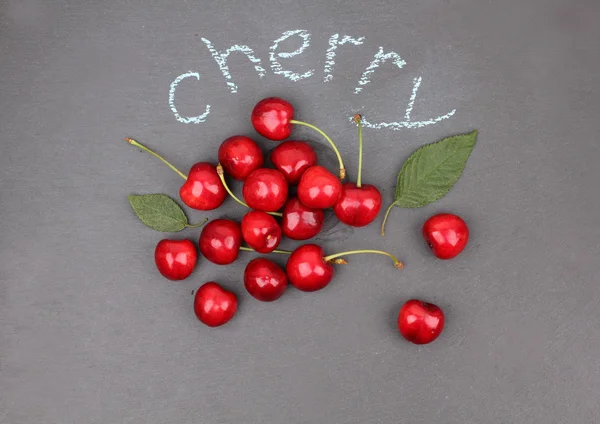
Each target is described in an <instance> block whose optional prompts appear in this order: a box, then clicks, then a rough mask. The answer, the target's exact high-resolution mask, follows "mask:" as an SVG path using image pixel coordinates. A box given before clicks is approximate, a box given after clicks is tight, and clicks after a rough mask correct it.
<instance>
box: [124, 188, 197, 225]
mask: <svg viewBox="0 0 600 424" xmlns="http://www.w3.org/2000/svg"><path fill="white" fill-rule="evenodd" d="M128 199H129V203H131V207H132V208H133V211H134V212H135V214H136V215H137V216H138V218H139V219H140V220H141V221H142V222H143V223H144V224H146V225H147V226H148V227H150V228H152V229H153V230H156V231H162V232H175V231H181V230H183V229H184V228H185V227H187V226H188V220H187V217H186V216H185V213H184V212H183V210H182V209H181V207H180V206H179V205H178V204H177V203H175V201H174V200H173V199H171V198H170V197H169V196H167V195H164V194H142V195H131V196H128Z"/></svg>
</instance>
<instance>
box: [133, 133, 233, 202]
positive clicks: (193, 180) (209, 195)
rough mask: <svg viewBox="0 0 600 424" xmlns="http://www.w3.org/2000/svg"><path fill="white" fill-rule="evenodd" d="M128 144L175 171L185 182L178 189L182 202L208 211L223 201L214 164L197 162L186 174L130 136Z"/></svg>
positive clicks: (224, 194)
mask: <svg viewBox="0 0 600 424" xmlns="http://www.w3.org/2000/svg"><path fill="white" fill-rule="evenodd" d="M125 140H126V141H127V142H128V143H129V144H131V145H133V146H136V147H138V148H140V149H142V150H144V151H146V152H148V153H150V154H151V155H153V156H155V157H157V158H158V159H160V160H161V161H163V162H164V163H165V164H166V165H167V166H168V167H169V168H171V169H172V170H173V171H175V172H177V174H179V176H180V177H181V178H183V179H184V180H186V181H185V183H184V184H183V185H182V186H181V189H179V196H180V197H181V200H182V201H183V203H185V204H186V205H187V206H189V207H190V208H192V209H198V210H203V211H208V210H212V209H216V208H218V207H219V206H221V204H223V202H224V201H225V197H227V192H226V191H225V187H223V184H222V183H221V179H220V177H219V175H218V174H217V171H216V169H215V167H214V165H212V164H210V163H208V162H198V163H197V164H195V165H194V166H192V168H191V169H190V172H189V174H188V175H187V176H186V175H185V174H184V173H183V172H181V171H180V170H179V169H177V168H175V167H174V166H173V165H171V163H169V162H168V161H167V160H166V159H165V158H163V157H162V156H160V155H159V154H158V153H155V152H153V151H152V150H150V149H149V148H147V147H146V146H144V145H142V144H140V143H138V142H137V141H135V140H133V139H132V138H126V139H125Z"/></svg>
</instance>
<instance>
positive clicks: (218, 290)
mask: <svg viewBox="0 0 600 424" xmlns="http://www.w3.org/2000/svg"><path fill="white" fill-rule="evenodd" d="M237 308H238V300H237V296H236V295H235V294H234V293H232V292H230V291H229V290H226V289H224V288H223V287H221V286H220V285H219V284H217V283H215V282H214V281H209V282H208V283H205V284H203V285H202V286H200V288H199V289H198V290H197V291H196V295H195V297H194V313H195V314H196V317H197V318H198V319H199V320H200V322H202V323H204V324H206V325H208V326H209V327H219V326H221V325H223V324H226V323H227V322H229V321H230V320H231V319H232V318H233V316H234V315H235V313H236V312H237Z"/></svg>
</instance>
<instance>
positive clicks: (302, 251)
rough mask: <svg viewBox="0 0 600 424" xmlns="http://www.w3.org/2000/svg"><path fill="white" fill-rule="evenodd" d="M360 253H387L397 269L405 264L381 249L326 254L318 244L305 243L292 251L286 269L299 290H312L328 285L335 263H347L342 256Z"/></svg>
mask: <svg viewBox="0 0 600 424" xmlns="http://www.w3.org/2000/svg"><path fill="white" fill-rule="evenodd" d="M358 253H376V254H379V255H385V256H387V257H389V258H391V259H392V260H393V261H394V266H395V267H396V268H397V269H402V268H403V267H404V265H403V264H402V262H400V261H399V260H398V259H396V258H395V257H394V256H392V255H391V254H389V253H387V252H383V251H381V250H353V251H349V252H341V253H336V254H334V255H329V256H325V253H324V252H323V248H322V247H321V246H317V245H316V244H304V245H302V246H300V247H298V248H296V250H294V251H293V252H292V254H291V255H290V257H289V258H288V261H287V264H286V266H285V270H286V273H287V276H288V279H289V280H290V283H291V284H292V285H293V286H294V287H296V288H297V289H298V290H302V291H307V292H312V291H317V290H321V289H322V288H323V287H325V286H327V284H329V282H330V281H331V279H332V278H333V265H332V263H334V264H346V261H345V260H344V259H338V258H340V257H341V256H347V255H355V254H358Z"/></svg>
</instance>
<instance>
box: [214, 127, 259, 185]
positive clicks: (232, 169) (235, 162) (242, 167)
mask: <svg viewBox="0 0 600 424" xmlns="http://www.w3.org/2000/svg"><path fill="white" fill-rule="evenodd" d="M218 155H219V163H220V164H221V165H222V166H223V168H224V169H225V172H227V174H228V175H229V176H231V177H232V178H234V179H236V180H238V181H244V180H245V179H246V178H247V177H248V175H250V173H251V172H252V171H254V170H256V169H258V168H262V166H263V164H264V163H265V158H264V155H263V153H262V151H261V150H260V147H258V144H256V142H255V141H254V140H252V139H251V138H250V137H245V136H242V135H234V136H233V137H229V138H228V139H227V140H225V141H223V143H222V144H221V146H220V147H219V153H218Z"/></svg>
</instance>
